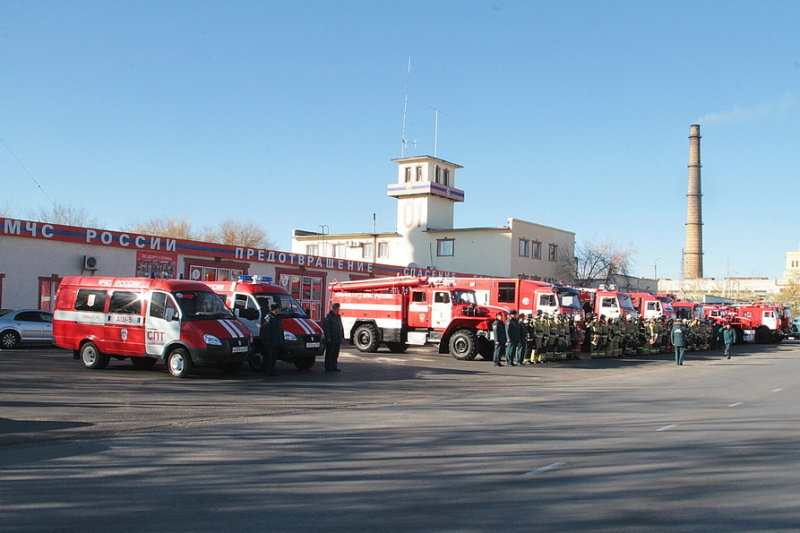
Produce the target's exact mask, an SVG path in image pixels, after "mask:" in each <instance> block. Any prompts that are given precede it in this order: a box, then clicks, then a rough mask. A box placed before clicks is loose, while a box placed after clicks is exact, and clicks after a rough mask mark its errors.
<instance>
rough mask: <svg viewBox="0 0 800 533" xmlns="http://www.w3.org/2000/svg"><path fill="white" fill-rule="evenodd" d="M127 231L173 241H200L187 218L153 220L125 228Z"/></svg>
mask: <svg viewBox="0 0 800 533" xmlns="http://www.w3.org/2000/svg"><path fill="white" fill-rule="evenodd" d="M125 231H130V232H132V233H142V234H145V235H157V236H159V237H171V238H173V239H187V240H198V235H197V233H195V231H194V229H192V224H191V223H190V222H189V221H188V220H187V219H185V218H176V217H169V218H151V219H150V220H146V221H144V222H141V223H139V224H134V225H132V226H130V227H127V228H125Z"/></svg>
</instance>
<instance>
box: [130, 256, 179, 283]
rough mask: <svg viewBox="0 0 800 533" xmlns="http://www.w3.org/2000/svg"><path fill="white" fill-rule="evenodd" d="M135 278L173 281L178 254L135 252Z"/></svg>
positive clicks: (176, 275) (176, 273)
mask: <svg viewBox="0 0 800 533" xmlns="http://www.w3.org/2000/svg"><path fill="white" fill-rule="evenodd" d="M136 277H144V278H164V279H175V278H176V277H178V254H165V253H156V252H142V251H137V252H136Z"/></svg>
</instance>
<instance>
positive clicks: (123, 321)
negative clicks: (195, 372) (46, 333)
mask: <svg viewBox="0 0 800 533" xmlns="http://www.w3.org/2000/svg"><path fill="white" fill-rule="evenodd" d="M53 342H54V344H55V345H56V346H59V347H61V348H67V349H71V350H73V352H74V355H75V359H80V360H81V361H82V362H83V365H84V366H85V367H87V368H92V369H95V368H97V369H101V368H105V367H106V366H108V363H109V361H110V359H111V357H116V358H118V359H125V358H126V357H129V358H130V360H131V362H132V363H133V365H134V366H136V367H137V368H149V367H151V366H153V365H154V364H156V363H157V362H158V361H164V362H165V363H166V367H167V370H169V372H170V374H172V375H173V376H175V377H185V376H186V375H188V374H189V373H190V372H191V371H192V368H193V367H194V366H195V365H198V366H199V365H220V366H221V367H222V369H223V370H225V371H226V372H234V371H236V370H238V369H239V368H240V367H241V365H242V362H243V361H245V360H246V359H247V357H248V355H249V354H250V352H251V349H252V337H251V335H250V332H249V331H248V330H247V328H246V327H244V326H243V325H242V324H241V323H240V322H239V321H237V320H236V317H234V316H233V314H231V312H230V310H228V309H227V308H226V307H225V305H224V304H223V302H222V300H221V299H220V298H219V296H218V295H217V294H216V293H214V292H213V291H211V289H209V288H208V286H207V285H205V284H204V283H200V282H197V281H188V280H176V279H150V278H105V277H99V276H98V277H93V276H68V277H65V278H64V279H63V280H62V281H61V283H60V284H59V288H58V293H57V294H56V303H55V311H54V313H53Z"/></svg>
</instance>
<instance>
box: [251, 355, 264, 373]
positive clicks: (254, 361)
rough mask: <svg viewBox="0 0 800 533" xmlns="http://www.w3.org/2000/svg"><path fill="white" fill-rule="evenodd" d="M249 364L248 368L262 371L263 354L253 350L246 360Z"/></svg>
mask: <svg viewBox="0 0 800 533" xmlns="http://www.w3.org/2000/svg"><path fill="white" fill-rule="evenodd" d="M248 364H249V365H250V370H252V371H253V372H263V371H264V354H263V353H261V352H255V353H254V354H253V355H251V356H250V361H248Z"/></svg>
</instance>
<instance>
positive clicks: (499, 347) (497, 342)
mask: <svg viewBox="0 0 800 533" xmlns="http://www.w3.org/2000/svg"><path fill="white" fill-rule="evenodd" d="M492 337H494V366H503V365H502V364H500V358H501V357H503V353H504V352H505V351H506V324H505V322H503V313H497V317H496V319H495V321H494V323H492Z"/></svg>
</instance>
